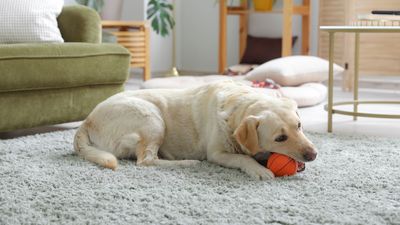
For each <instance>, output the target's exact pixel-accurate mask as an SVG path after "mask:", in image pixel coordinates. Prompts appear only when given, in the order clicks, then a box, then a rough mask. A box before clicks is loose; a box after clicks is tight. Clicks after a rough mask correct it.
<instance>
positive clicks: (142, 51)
mask: <svg viewBox="0 0 400 225" xmlns="http://www.w3.org/2000/svg"><path fill="white" fill-rule="evenodd" d="M102 27H103V29H111V30H113V31H111V33H112V34H114V35H115V36H116V37H117V41H118V44H120V45H122V46H124V47H125V48H127V49H128V50H129V52H130V53H131V67H133V68H143V80H148V79H150V78H151V75H150V28H149V25H148V24H147V22H141V21H137V22H136V21H102Z"/></svg>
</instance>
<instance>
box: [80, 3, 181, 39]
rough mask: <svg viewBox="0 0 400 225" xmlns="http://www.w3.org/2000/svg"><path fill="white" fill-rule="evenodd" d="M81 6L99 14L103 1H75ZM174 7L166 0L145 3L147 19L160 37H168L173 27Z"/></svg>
mask: <svg viewBox="0 0 400 225" xmlns="http://www.w3.org/2000/svg"><path fill="white" fill-rule="evenodd" d="M76 2H77V3H79V4H81V5H85V6H88V7H90V8H93V9H94V10H96V11H97V12H99V13H100V12H101V10H102V9H103V6H104V0H76ZM173 10H174V6H173V5H172V4H170V3H169V2H168V0H149V1H148V3H147V19H148V20H149V21H151V27H152V28H153V30H154V31H155V32H156V33H157V34H160V35H161V36H162V37H165V36H168V35H169V34H170V32H171V30H172V29H173V28H174V26H175V20H174V16H173Z"/></svg>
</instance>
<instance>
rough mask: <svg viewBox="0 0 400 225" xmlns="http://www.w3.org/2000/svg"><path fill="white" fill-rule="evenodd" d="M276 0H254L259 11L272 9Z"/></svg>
mask: <svg viewBox="0 0 400 225" xmlns="http://www.w3.org/2000/svg"><path fill="white" fill-rule="evenodd" d="M274 2H275V1H274V0H253V5H254V10H255V11H258V12H266V11H271V10H272V7H273V6H274Z"/></svg>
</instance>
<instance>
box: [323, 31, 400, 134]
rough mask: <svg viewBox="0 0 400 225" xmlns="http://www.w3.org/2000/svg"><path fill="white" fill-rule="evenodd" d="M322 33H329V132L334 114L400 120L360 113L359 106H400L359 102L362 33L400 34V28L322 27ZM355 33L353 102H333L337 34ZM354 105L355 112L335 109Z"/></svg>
mask: <svg viewBox="0 0 400 225" xmlns="http://www.w3.org/2000/svg"><path fill="white" fill-rule="evenodd" d="M320 30H321V31H326V32H328V33H329V81H328V82H329V84H328V104H327V105H325V110H326V111H328V132H332V115H333V114H334V113H337V114H342V115H348V116H353V120H357V117H375V118H391V119H400V114H376V113H367V112H359V111H358V105H359V104H400V101H383V100H382V101H360V100H358V80H359V75H358V71H359V50H360V33H395V32H400V26H320ZM339 32H343V33H354V34H355V53H354V90H353V101H345V102H335V103H334V102H333V60H334V59H333V50H334V39H335V33H339ZM338 105H353V111H346V110H338V109H334V108H333V106H338Z"/></svg>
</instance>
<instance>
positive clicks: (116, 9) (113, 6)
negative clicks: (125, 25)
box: [101, 0, 124, 20]
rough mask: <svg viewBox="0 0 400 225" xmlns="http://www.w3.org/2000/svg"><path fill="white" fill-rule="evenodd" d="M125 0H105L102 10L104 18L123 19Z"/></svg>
mask: <svg viewBox="0 0 400 225" xmlns="http://www.w3.org/2000/svg"><path fill="white" fill-rule="evenodd" d="M123 3H124V0H105V1H104V7H103V10H102V11H101V18H102V19H103V20H121V15H122V5H123Z"/></svg>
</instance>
